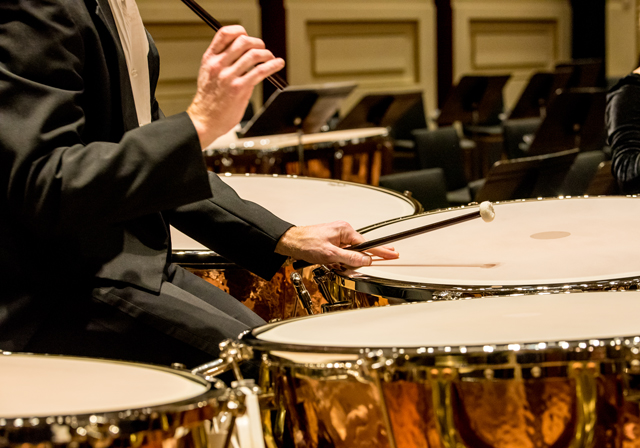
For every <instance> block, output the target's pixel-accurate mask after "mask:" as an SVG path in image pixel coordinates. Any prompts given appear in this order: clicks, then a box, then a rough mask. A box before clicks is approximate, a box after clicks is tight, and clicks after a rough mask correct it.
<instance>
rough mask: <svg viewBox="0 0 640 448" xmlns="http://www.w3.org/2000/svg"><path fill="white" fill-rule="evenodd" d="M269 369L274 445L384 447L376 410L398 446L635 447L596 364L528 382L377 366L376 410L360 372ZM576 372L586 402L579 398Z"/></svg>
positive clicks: (612, 389) (624, 409)
mask: <svg viewBox="0 0 640 448" xmlns="http://www.w3.org/2000/svg"><path fill="white" fill-rule="evenodd" d="M268 364H270V365H271V368H270V371H271V374H272V378H274V391H275V392H276V397H277V398H276V402H277V403H279V406H282V407H284V408H286V414H287V431H289V434H290V442H289V443H282V442H281V444H280V445H279V446H283V447H284V446H287V447H288V446H294V447H296V448H319V447H337V448H347V447H349V448H358V447H382V448H386V447H388V446H390V444H389V440H388V437H387V434H388V433H387V430H386V428H385V424H384V422H383V412H382V406H383V405H385V403H386V406H387V410H388V412H389V415H390V420H391V425H392V430H393V435H394V438H395V446H396V447H398V448H445V447H449V446H455V447H456V448H574V447H597V448H600V447H611V448H632V447H634V448H635V447H640V411H639V408H638V405H637V404H636V403H633V402H631V401H627V400H626V399H625V397H624V394H623V390H624V382H623V377H622V375H620V374H616V373H601V372H599V371H598V366H597V363H587V364H585V365H586V366H587V369H589V368H590V367H592V370H591V371H586V370H583V369H582V367H583V364H580V363H575V364H576V370H575V372H574V371H573V370H571V369H569V370H568V371H569V373H568V374H560V375H556V374H557V372H558V371H560V370H558V369H556V370H553V369H549V370H548V372H552V374H551V375H548V376H545V375H544V374H543V376H542V377H541V378H536V379H522V378H520V377H514V378H510V379H494V378H477V379H472V380H469V378H468V377H465V378H463V377H461V376H459V375H458V374H457V373H456V370H455V369H451V368H441V367H426V366H423V367H419V366H413V367H411V368H410V369H408V370H396V369H395V368H394V367H390V368H389V369H386V368H383V369H382V370H381V378H383V381H382V390H383V393H384V398H385V400H384V403H383V400H381V399H380V394H379V391H378V390H377V388H376V386H375V382H374V381H372V380H371V378H368V377H367V375H366V374H363V373H364V372H363V371H361V370H358V369H354V368H350V369H346V370H345V369H344V368H343V367H340V368H337V369H336V368H326V369H322V368H319V367H312V366H309V365H307V366H304V367H303V366H301V365H297V366H294V365H292V364H291V363H290V362H284V363H282V364H279V363H278V361H276V362H275V363H273V364H271V361H270V362H269V363H268ZM578 364H579V365H578ZM334 367H335V366H334ZM480 372H481V373H482V370H480ZM583 374H584V375H586V377H585V376H584V375H583ZM580 375H583V377H582V378H587V383H593V385H594V386H595V389H594V390H595V391H596V394H595V395H593V396H590V395H589V394H588V393H587V392H585V391H584V390H582V391H580V388H581V387H582V388H584V387H585V384H582V385H579V384H578V378H579V377H580ZM585 405H586V407H587V408H588V407H590V408H591V409H592V411H593V415H586V414H585V413H584V411H583V406H585ZM590 423H593V426H591V427H590V426H589V424H590ZM585 428H587V429H588V431H587V432H586V433H585ZM288 440H289V439H288ZM452 444H453V445H452Z"/></svg>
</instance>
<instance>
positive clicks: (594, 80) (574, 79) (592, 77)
mask: <svg viewBox="0 0 640 448" xmlns="http://www.w3.org/2000/svg"><path fill="white" fill-rule="evenodd" d="M556 69H569V70H571V71H572V73H571V78H570V79H569V82H568V84H567V87H568V88H579V87H604V86H605V85H606V80H605V69H604V62H603V61H602V59H575V60H573V61H570V62H561V63H558V64H556Z"/></svg>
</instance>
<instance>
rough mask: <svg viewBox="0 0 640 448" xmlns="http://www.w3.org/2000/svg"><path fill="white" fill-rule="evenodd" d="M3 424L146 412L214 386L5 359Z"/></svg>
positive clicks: (143, 368) (130, 368)
mask: <svg viewBox="0 0 640 448" xmlns="http://www.w3.org/2000/svg"><path fill="white" fill-rule="evenodd" d="M0 383H2V384H3V387H2V391H1V392H0V418H18V417H47V416H60V415H83V414H93V413H102V412H113V411H122V410H130V409H141V408H147V407H151V406H159V405H166V404H171V403H177V402H181V401H184V400H188V399H193V398H194V397H198V396H200V395H202V394H204V393H205V392H207V391H208V390H209V384H208V383H206V382H205V381H204V380H200V379H199V378H198V377H195V376H193V375H190V374H186V373H185V374H182V373H178V372H177V371H176V372H174V371H172V370H170V369H165V368H160V367H155V366H147V365H142V364H133V363H125V362H116V361H106V360H96V359H85V358H69V357H63V356H45V355H18V354H11V355H2V356H0Z"/></svg>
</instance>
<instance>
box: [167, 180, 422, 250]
mask: <svg viewBox="0 0 640 448" xmlns="http://www.w3.org/2000/svg"><path fill="white" fill-rule="evenodd" d="M220 178H221V179H222V180H223V181H224V182H225V183H227V184H228V185H230V186H231V187H232V188H233V189H234V190H235V191H236V192H237V193H238V195H239V196H240V197H241V198H243V199H246V200H249V201H252V202H255V203H257V204H259V205H261V206H263V207H264V208H266V209H267V210H269V211H271V212H272V213H273V214H275V215H276V216H278V217H280V218H281V219H284V220H285V221H288V222H290V223H292V224H295V225H298V226H307V225H312V224H321V223H326V222H332V221H338V220H342V221H347V222H348V223H349V224H351V225H352V226H353V227H354V228H355V229H362V228H364V227H368V226H371V225H373V224H378V223H381V222H383V221H389V220H392V219H396V218H400V217H403V216H410V215H413V214H415V213H416V211H417V210H416V205H415V203H414V202H413V201H411V200H410V199H408V198H406V197H404V196H402V195H400V194H397V193H394V192H391V191H388V190H384V189H382V188H378V187H372V186H368V185H362V184H356V183H352V182H344V181H336V180H329V179H319V178H311V177H296V176H267V175H244V174H238V175H220ZM171 240H172V246H173V249H174V250H205V251H206V250H208V249H207V248H205V247H204V246H203V245H202V244H200V243H198V242H196V241H194V240H193V239H191V238H189V237H188V236H186V235H184V234H183V233H181V232H179V231H178V230H176V229H174V228H171Z"/></svg>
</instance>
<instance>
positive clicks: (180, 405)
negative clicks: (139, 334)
mask: <svg viewBox="0 0 640 448" xmlns="http://www.w3.org/2000/svg"><path fill="white" fill-rule="evenodd" d="M0 356H17V357H34V358H41V359H69V360H74V361H81V362H91V361H93V362H105V363H109V364H118V365H126V366H131V367H136V368H145V369H151V370H156V371H161V372H165V373H169V374H173V375H178V376H181V377H183V378H187V379H190V380H192V381H195V382H197V383H199V384H201V385H202V386H205V388H206V389H205V390H204V391H203V392H202V393H201V394H198V395H196V396H194V397H191V398H186V399H183V400H179V401H175V402H171V403H162V404H158V405H154V406H146V407H142V408H123V409H118V410H112V411H97V412H92V413H83V414H59V415H26V416H20V417H0V431H2V430H5V429H10V430H23V429H24V430H28V429H29V428H38V427H47V426H50V425H53V424H72V425H73V426H77V427H82V426H87V425H96V424H105V423H108V424H109V425H117V424H118V422H134V421H139V420H144V421H148V420H150V419H151V418H154V419H155V418H158V416H162V415H167V414H174V415H175V414H181V413H184V412H187V411H190V410H194V409H197V408H204V407H205V406H207V405H210V404H211V402H214V401H217V400H218V399H224V395H225V393H226V392H227V390H226V389H221V388H218V386H217V384H220V383H216V384H213V383H211V382H209V381H207V380H206V379H205V378H203V377H201V376H198V375H194V374H192V373H191V372H190V371H188V370H182V369H176V368H171V367H165V366H159V365H155V364H144V363H138V362H131V361H120V360H112V359H104V358H93V357H81V356H67V355H51V354H39V353H22V352H9V351H0Z"/></svg>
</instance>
